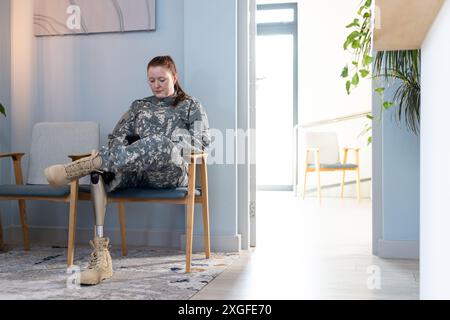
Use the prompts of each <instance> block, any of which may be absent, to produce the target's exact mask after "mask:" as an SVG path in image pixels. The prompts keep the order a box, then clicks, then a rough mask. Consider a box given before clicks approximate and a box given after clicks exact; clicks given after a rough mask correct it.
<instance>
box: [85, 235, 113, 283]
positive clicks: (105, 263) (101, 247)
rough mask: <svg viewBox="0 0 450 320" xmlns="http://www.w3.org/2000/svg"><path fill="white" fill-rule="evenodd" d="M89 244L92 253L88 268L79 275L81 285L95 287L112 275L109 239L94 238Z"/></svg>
mask: <svg viewBox="0 0 450 320" xmlns="http://www.w3.org/2000/svg"><path fill="white" fill-rule="evenodd" d="M89 243H90V244H91V246H92V248H93V251H92V253H91V261H90V262H89V266H88V268H87V269H86V270H85V271H83V272H82V273H81V278H80V284H82V285H96V284H99V283H100V282H101V281H103V280H105V279H108V278H111V277H112V275H113V269H112V259H111V255H110V253H109V250H108V245H109V239H108V238H98V237H96V238H95V239H94V241H89Z"/></svg>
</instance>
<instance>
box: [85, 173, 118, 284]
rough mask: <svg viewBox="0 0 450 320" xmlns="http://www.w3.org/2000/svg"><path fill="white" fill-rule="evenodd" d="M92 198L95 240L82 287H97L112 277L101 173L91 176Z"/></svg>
mask: <svg viewBox="0 0 450 320" xmlns="http://www.w3.org/2000/svg"><path fill="white" fill-rule="evenodd" d="M91 196H92V198H93V204H94V212H95V238H94V241H90V244H91V246H92V248H93V252H92V253H91V261H90V262H89V266H88V268H87V269H86V270H85V271H83V272H82V273H81V279H80V283H81V284H82V285H96V284H99V283H100V282H101V281H103V280H105V279H108V278H110V277H112V275H113V269H112V260H111V255H110V253H109V248H108V245H109V239H108V238H105V237H104V236H103V224H104V220H105V213H106V204H107V197H106V191H105V185H104V182H103V178H102V177H101V175H100V174H99V173H92V174H91Z"/></svg>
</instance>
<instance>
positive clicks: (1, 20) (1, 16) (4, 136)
mask: <svg viewBox="0 0 450 320" xmlns="http://www.w3.org/2000/svg"><path fill="white" fill-rule="evenodd" d="M10 9H11V4H10V0H2V1H0V102H1V103H2V104H3V105H4V106H5V107H6V108H7V114H8V115H9V111H10V109H9V108H10V106H11V15H10V12H11V10H10ZM10 147H11V130H10V121H9V117H8V118H6V119H5V118H4V117H3V116H0V152H9V151H10ZM10 179H11V161H10V160H9V159H3V160H0V183H10V182H11V180H10ZM10 211H11V203H9V202H5V201H2V202H0V212H2V213H3V216H2V217H1V218H2V224H3V227H7V226H8V225H10V224H11V218H12V215H11V214H7V212H10Z"/></svg>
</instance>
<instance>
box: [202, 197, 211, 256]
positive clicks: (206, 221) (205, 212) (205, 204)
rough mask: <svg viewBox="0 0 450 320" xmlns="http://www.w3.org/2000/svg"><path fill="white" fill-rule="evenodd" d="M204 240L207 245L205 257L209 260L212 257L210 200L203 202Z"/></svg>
mask: <svg viewBox="0 0 450 320" xmlns="http://www.w3.org/2000/svg"><path fill="white" fill-rule="evenodd" d="M202 208H203V233H204V235H203V238H204V243H205V257H206V259H209V258H210V256H211V239H210V233H209V206H208V200H203V203H202Z"/></svg>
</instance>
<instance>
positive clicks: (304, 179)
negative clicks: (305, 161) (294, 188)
mask: <svg viewBox="0 0 450 320" xmlns="http://www.w3.org/2000/svg"><path fill="white" fill-rule="evenodd" d="M307 175H308V171H307V170H306V169H305V176H304V177H303V200H305V196H306V176H307Z"/></svg>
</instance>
